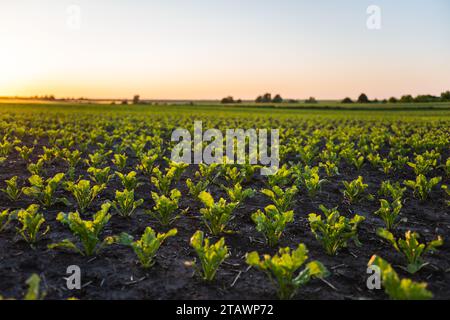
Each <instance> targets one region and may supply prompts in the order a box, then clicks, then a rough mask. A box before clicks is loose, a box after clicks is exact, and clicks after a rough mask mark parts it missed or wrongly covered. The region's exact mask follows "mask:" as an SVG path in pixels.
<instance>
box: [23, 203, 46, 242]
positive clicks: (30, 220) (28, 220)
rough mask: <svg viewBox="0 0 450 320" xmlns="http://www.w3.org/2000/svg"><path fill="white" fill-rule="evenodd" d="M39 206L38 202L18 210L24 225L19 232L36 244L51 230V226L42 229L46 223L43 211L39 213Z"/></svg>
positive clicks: (26, 239) (25, 238)
mask: <svg viewBox="0 0 450 320" xmlns="http://www.w3.org/2000/svg"><path fill="white" fill-rule="evenodd" d="M38 210H39V206H38V205H37V204H32V205H30V206H29V207H28V208H27V209H21V210H19V211H18V212H17V220H18V221H19V222H20V224H21V225H22V227H21V228H20V229H17V232H18V233H19V234H20V235H21V236H22V238H23V239H24V240H25V241H26V242H28V243H29V244H30V245H32V246H33V245H34V244H36V242H38V241H39V240H40V239H41V238H42V237H43V236H45V235H46V234H47V233H48V231H49V230H50V226H47V228H46V229H45V230H44V231H42V230H41V227H42V225H43V224H44V223H45V218H44V215H43V214H42V213H38Z"/></svg>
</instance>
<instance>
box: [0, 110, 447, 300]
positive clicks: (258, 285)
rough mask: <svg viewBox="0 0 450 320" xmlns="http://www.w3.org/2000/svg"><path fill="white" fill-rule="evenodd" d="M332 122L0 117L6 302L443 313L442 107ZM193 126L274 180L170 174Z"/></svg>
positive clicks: (232, 115) (260, 115) (170, 114)
mask: <svg viewBox="0 0 450 320" xmlns="http://www.w3.org/2000/svg"><path fill="white" fill-rule="evenodd" d="M325 109H326V108H317V109H314V108H309V109H304V108H303V109H302V108H300V107H299V108H271V107H256V106H254V107H251V108H246V107H239V106H220V105H201V106H189V105H185V106H184V105H179V106H162V105H159V106H148V105H147V106H140V105H136V106H134V105H128V106H119V105H117V106H112V105H94V104H93V105H78V104H62V103H61V104H58V103H51V104H45V103H41V104H32V103H30V104H23V103H22V104H21V103H3V104H0V133H1V137H0V139H1V141H0V189H1V192H0V206H1V208H0V252H1V253H0V295H1V296H2V297H3V298H15V299H22V298H23V297H28V298H45V299H69V298H77V299H82V300H85V299H214V300H215V299H237V300H245V299H277V298H280V299H307V300H309V299H337V300H342V299H450V239H449V234H450V207H449V205H450V106H449V105H448V104H447V105H445V104H439V106H438V107H436V108H428V107H427V106H425V107H423V108H418V107H416V106H414V107H412V108H408V107H407V106H403V107H402V108H398V109H396V110H388V107H384V108H383V110H377V109H376V108H372V109H368V110H360V108H357V109H358V110H352V109H351V108H350V109H348V110H325ZM197 120H200V121H202V122H203V126H204V128H205V129H206V128H218V129H220V130H223V131H225V130H226V129H227V128H243V129H250V128H260V129H261V128H267V129H270V128H272V129H279V130H280V148H279V154H280V169H279V170H278V172H277V173H276V174H275V175H271V176H263V175H261V174H260V170H259V168H258V167H257V166H256V165H250V164H245V165H237V164H228V163H223V164H216V165H214V164H212V165H187V164H182V163H176V162H173V161H171V160H170V157H171V150H172V148H173V146H174V145H175V143H174V142H171V134H172V132H173V130H174V129H177V128H179V127H181V128H188V129H190V130H192V127H193V125H194V121H197ZM447 186H449V187H448V188H447ZM69 266H78V267H79V268H80V270H81V275H82V277H81V289H80V290H69V289H68V287H67V285H66V280H65V279H64V278H65V277H67V276H68V274H67V269H68V267H69ZM368 267H372V269H370V268H369V270H372V271H373V270H379V272H381V275H382V283H381V289H379V290H377V289H376V288H375V289H374V288H371V289H370V288H368V285H367V284H368V278H369V277H370V276H371V274H370V273H368ZM28 287H31V288H32V289H38V290H34V291H33V290H31V291H32V292H28V293H27V288H28ZM25 295H27V296H25ZM44 295H45V296H44Z"/></svg>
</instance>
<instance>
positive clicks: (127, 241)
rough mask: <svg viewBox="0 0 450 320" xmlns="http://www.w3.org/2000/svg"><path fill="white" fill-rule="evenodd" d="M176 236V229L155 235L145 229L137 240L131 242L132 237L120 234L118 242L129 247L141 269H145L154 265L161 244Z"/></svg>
mask: <svg viewBox="0 0 450 320" xmlns="http://www.w3.org/2000/svg"><path fill="white" fill-rule="evenodd" d="M176 234H177V229H171V230H170V231H168V232H166V233H158V234H156V233H155V231H154V230H153V229H152V228H150V227H147V228H145V231H144V234H143V235H142V237H141V238H140V239H139V240H136V241H133V240H134V239H133V237H132V236H130V235H129V234H127V233H122V234H121V235H120V236H119V239H118V241H119V242H120V243H121V244H123V245H127V246H130V247H131V248H132V249H133V251H134V253H135V254H136V256H137V257H138V259H139V262H140V263H141V265H142V267H143V268H145V269H147V268H151V267H152V266H153V265H154V264H155V256H156V253H157V252H158V250H159V248H160V247H161V245H162V244H163V242H164V241H165V240H166V239H167V238H169V237H173V236H175V235H176Z"/></svg>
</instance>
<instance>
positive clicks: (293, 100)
mask: <svg viewBox="0 0 450 320" xmlns="http://www.w3.org/2000/svg"><path fill="white" fill-rule="evenodd" d="M288 103H298V100H295V99H289V100H288Z"/></svg>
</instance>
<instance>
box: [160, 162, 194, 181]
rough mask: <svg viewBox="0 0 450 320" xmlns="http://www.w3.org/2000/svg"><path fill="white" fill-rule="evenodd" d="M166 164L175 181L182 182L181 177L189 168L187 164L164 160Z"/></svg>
mask: <svg viewBox="0 0 450 320" xmlns="http://www.w3.org/2000/svg"><path fill="white" fill-rule="evenodd" d="M164 160H166V162H167V163H168V164H169V168H168V171H172V172H173V173H172V175H173V181H174V182H178V181H180V178H181V175H182V174H183V172H184V171H185V170H186V168H187V167H188V166H189V165H188V164H187V163H184V162H175V161H172V160H170V159H169V158H164Z"/></svg>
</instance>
